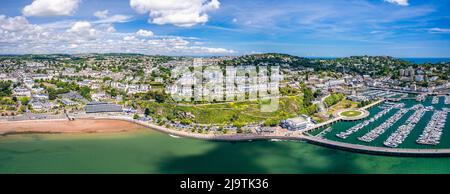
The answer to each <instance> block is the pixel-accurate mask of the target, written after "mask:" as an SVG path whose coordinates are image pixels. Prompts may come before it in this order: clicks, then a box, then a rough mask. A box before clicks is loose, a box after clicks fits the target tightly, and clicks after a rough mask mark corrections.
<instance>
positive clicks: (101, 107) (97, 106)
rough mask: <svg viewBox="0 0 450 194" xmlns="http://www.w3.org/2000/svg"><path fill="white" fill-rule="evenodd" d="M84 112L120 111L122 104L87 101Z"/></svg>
mask: <svg viewBox="0 0 450 194" xmlns="http://www.w3.org/2000/svg"><path fill="white" fill-rule="evenodd" d="M85 110H86V113H101V112H122V106H120V105H117V104H109V103H104V102H94V103H89V104H87V105H86V107H85Z"/></svg>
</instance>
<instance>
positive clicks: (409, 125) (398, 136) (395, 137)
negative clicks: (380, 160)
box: [384, 104, 426, 148]
mask: <svg viewBox="0 0 450 194" xmlns="http://www.w3.org/2000/svg"><path fill="white" fill-rule="evenodd" d="M411 109H412V110H416V111H415V112H414V114H413V115H411V116H410V117H409V118H408V120H406V122H405V124H404V125H402V126H400V127H399V128H398V129H397V131H395V132H394V133H392V135H391V136H389V138H388V139H387V140H386V141H385V142H384V145H385V146H388V147H394V148H395V147H398V146H399V145H400V144H402V143H403V141H405V139H406V138H407V137H408V135H409V134H410V133H411V131H412V130H413V129H414V127H415V126H416V124H417V123H418V122H419V121H420V119H421V118H422V117H423V115H424V114H425V111H426V109H425V108H424V106H423V105H421V104H418V105H415V106H414V107H413V108H411Z"/></svg>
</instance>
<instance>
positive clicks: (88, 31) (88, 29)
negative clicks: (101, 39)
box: [67, 21, 100, 39]
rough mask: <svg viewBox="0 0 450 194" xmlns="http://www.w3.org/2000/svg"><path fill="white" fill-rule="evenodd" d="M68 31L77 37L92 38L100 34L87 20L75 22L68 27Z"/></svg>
mask: <svg viewBox="0 0 450 194" xmlns="http://www.w3.org/2000/svg"><path fill="white" fill-rule="evenodd" d="M67 32H69V33H73V34H74V35H77V36H78V37H84V38H90V39H94V38H97V37H98V36H99V35H100V32H99V31H98V30H96V29H94V28H93V26H92V24H91V23H89V22H87V21H79V22H75V23H74V24H73V25H72V27H71V28H70V29H68V30H67Z"/></svg>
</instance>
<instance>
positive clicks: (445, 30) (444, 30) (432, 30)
mask: <svg viewBox="0 0 450 194" xmlns="http://www.w3.org/2000/svg"><path fill="white" fill-rule="evenodd" d="M428 32H430V33H441V34H447V33H450V29H448V28H430V29H429V30H428Z"/></svg>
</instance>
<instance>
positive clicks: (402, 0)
mask: <svg viewBox="0 0 450 194" xmlns="http://www.w3.org/2000/svg"><path fill="white" fill-rule="evenodd" d="M384 1H386V2H388V3H393V4H397V5H401V6H408V5H409V3H408V0H384Z"/></svg>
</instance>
